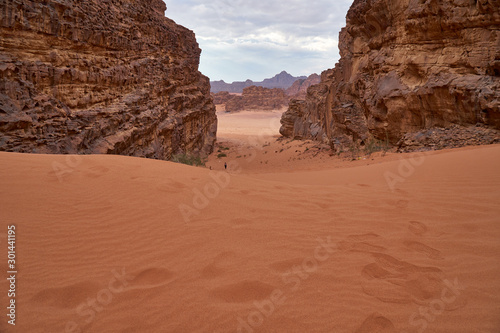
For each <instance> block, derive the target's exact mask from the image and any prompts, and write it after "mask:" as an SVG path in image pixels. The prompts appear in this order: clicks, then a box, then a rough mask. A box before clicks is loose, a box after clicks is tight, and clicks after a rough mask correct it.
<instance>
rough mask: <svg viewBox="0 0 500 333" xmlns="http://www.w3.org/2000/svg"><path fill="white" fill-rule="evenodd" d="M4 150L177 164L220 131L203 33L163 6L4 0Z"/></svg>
mask: <svg viewBox="0 0 500 333" xmlns="http://www.w3.org/2000/svg"><path fill="white" fill-rule="evenodd" d="M0 9H1V18H0V30H1V36H2V37H1V39H0V150H4V151H17V152H39V153H85V154H86V153H103V154H105V153H109V154H122V155H133V156H145V157H154V158H160V159H168V158H170V157H171V155H172V154H174V153H180V152H185V153H195V154H198V153H201V154H205V153H209V152H210V151H211V150H212V146H213V143H214V141H215V135H216V130H217V118H216V115H215V107H214V105H213V102H212V98H211V97H210V91H209V90H210V84H209V80H208V78H207V77H205V76H203V75H202V74H201V73H200V72H199V71H198V64H199V57H200V52H201V51H200V49H199V47H198V44H197V42H196V39H195V36H194V33H193V32H192V31H190V30H188V29H186V28H184V27H181V26H179V25H177V24H175V22H173V21H172V20H170V19H168V18H165V17H164V12H165V10H166V6H165V4H164V2H163V1H161V0H150V1H146V0H102V1H97V0H78V1H77V0H46V1H29V0H16V1H12V0H0Z"/></svg>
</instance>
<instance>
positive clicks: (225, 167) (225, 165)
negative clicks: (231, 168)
mask: <svg viewBox="0 0 500 333" xmlns="http://www.w3.org/2000/svg"><path fill="white" fill-rule="evenodd" d="M224 169H225V170H227V163H226V162H224Z"/></svg>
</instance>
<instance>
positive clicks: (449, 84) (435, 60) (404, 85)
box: [280, 0, 500, 148]
mask: <svg viewBox="0 0 500 333" xmlns="http://www.w3.org/2000/svg"><path fill="white" fill-rule="evenodd" d="M339 40H340V41H339V47H340V54H341V59H340V61H339V63H338V64H337V65H336V66H335V68H334V69H330V70H327V71H325V72H323V73H322V74H321V83H319V84H318V85H314V86H312V87H310V88H309V89H308V92H307V98H306V100H305V102H303V101H296V100H294V101H292V102H291V103H290V106H289V110H288V111H287V112H286V113H285V114H284V115H283V118H282V125H283V126H282V128H281V130H280V132H281V134H282V135H284V136H287V137H295V138H311V139H315V140H320V141H324V142H325V143H328V144H330V145H340V146H346V145H349V144H351V143H352V142H353V141H357V142H360V143H361V144H363V142H364V141H365V140H367V139H372V138H376V139H379V140H384V141H385V140H386V138H387V139H388V140H389V141H390V143H391V144H393V145H400V146H402V147H403V148H404V145H405V142H407V143H408V142H411V141H412V140H411V138H412V137H414V136H415V135H416V136H417V137H418V133H426V132H428V131H429V130H430V129H433V133H434V134H433V135H434V136H440V135H441V134H443V133H441V134H440V132H439V131H437V130H434V129H439V128H450V127H453V128H454V130H453V131H452V132H450V133H453V135H454V136H458V137H461V138H466V137H470V135H469V134H467V133H469V132H470V126H476V125H477V126H479V127H483V126H485V127H487V128H489V129H491V131H493V132H494V133H496V134H494V133H493V132H492V133H493V134H492V133H490V132H491V131H490V132H489V133H490V134H491V137H492V139H491V140H489V139H486V141H490V142H497V141H498V131H497V130H498V129H500V1H499V0H478V1H475V0H453V1H451V0H450V1H440V0H395V1H386V0H355V1H354V3H353V5H352V6H351V8H350V10H349V12H348V14H347V26H346V27H345V28H343V29H342V31H341V33H340V38H339ZM450 133H448V134H446V133H444V134H443V135H445V136H449V137H450V135H451V134H450ZM462 134H463V135H462ZM490 134H488V135H486V134H485V138H486V137H490ZM453 135H451V137H450V140H451V141H453ZM472 136H474V135H472ZM433 140H434V139H433ZM436 140H438V139H435V140H434V141H436ZM438 141H439V140H438ZM480 141H481V140H480ZM422 142H424V143H425V140H424V141H422ZM470 143H471V144H474V141H471V142H470ZM450 144H451V143H450ZM451 145H452V144H451Z"/></svg>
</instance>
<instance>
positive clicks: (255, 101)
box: [214, 86, 289, 112]
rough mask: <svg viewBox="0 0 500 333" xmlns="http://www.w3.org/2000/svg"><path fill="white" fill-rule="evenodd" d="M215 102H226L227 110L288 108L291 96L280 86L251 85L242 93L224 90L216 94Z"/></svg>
mask: <svg viewBox="0 0 500 333" xmlns="http://www.w3.org/2000/svg"><path fill="white" fill-rule="evenodd" d="M214 101H215V104H225V105H226V112H237V111H243V110H245V111H271V110H280V109H284V108H286V106H287V105H288V102H289V97H288V96H287V95H286V93H285V91H284V90H283V89H280V88H272V89H271V88H264V87H257V86H250V87H246V88H245V89H243V93H242V94H241V95H235V94H230V93H229V92H227V91H222V92H219V93H216V94H214Z"/></svg>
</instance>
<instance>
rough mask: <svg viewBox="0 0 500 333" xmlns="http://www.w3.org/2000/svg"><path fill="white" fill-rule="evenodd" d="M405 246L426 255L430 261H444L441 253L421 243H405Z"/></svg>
mask: <svg viewBox="0 0 500 333" xmlns="http://www.w3.org/2000/svg"><path fill="white" fill-rule="evenodd" d="M404 245H405V246H406V247H407V248H409V249H411V250H414V251H416V252H420V253H423V254H425V255H426V256H427V257H429V258H430V259H435V260H442V259H443V257H442V256H441V251H439V250H436V249H434V248H432V247H430V246H427V245H425V244H422V243H420V242H415V241H405V242H404Z"/></svg>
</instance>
